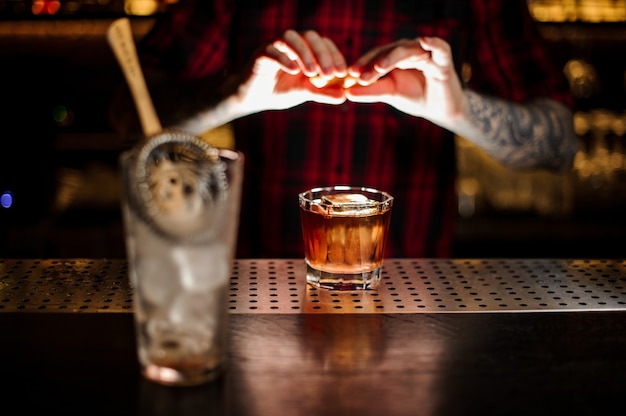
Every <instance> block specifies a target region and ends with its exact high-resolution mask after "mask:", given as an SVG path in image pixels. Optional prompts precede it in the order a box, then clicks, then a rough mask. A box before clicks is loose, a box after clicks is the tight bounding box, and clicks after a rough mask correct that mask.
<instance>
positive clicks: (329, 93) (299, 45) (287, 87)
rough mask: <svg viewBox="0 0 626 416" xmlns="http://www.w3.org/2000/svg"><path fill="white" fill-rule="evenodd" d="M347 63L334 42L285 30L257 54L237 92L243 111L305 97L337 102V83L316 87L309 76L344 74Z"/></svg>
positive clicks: (293, 102) (341, 95) (288, 103)
mask: <svg viewBox="0 0 626 416" xmlns="http://www.w3.org/2000/svg"><path fill="white" fill-rule="evenodd" d="M346 74H347V65H346V62H345V59H344V57H343V55H342V54H341V53H340V52H339V50H338V49H337V47H336V45H335V44H334V43H333V42H332V41H331V40H330V39H328V38H325V37H322V36H320V35H319V34H318V33H317V32H315V31H307V32H304V33H302V34H300V33H298V32H296V31H294V30H287V31H286V32H285V33H284V35H283V36H282V37H280V38H279V39H276V40H274V41H273V42H271V43H270V44H268V45H267V46H265V47H264V48H263V49H262V50H261V52H260V53H259V54H258V55H257V57H256V58H255V60H254V62H253V63H252V67H251V69H250V71H249V75H248V76H247V78H245V79H244V81H243V82H241V83H240V85H239V89H238V92H237V96H238V98H239V100H240V101H239V102H240V104H241V106H242V109H243V111H244V112H245V113H254V112H258V111H264V110H280V109H286V108H291V107H294V106H297V105H299V104H302V103H304V102H306V101H315V102H319V103H325V104H341V103H343V102H344V101H345V99H346V98H345V94H344V91H343V88H342V87H341V86H340V85H332V86H327V87H325V88H318V87H316V86H315V85H313V84H312V83H311V79H312V78H316V79H318V78H320V77H321V78H325V79H331V78H334V77H345V76H346Z"/></svg>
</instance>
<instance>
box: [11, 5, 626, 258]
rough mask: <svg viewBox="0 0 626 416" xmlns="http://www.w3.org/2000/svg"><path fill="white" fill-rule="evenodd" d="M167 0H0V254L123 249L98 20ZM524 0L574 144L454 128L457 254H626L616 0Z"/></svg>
mask: <svg viewBox="0 0 626 416" xmlns="http://www.w3.org/2000/svg"><path fill="white" fill-rule="evenodd" d="M175 1H176V0H134V1H133V0H108V1H107V0H74V1H70V0H58V1H49V0H45V1H44V0H42V1H32V0H29V1H25V0H0V57H1V58H0V62H1V64H0V80H2V87H1V89H0V94H1V99H0V115H1V119H0V120H1V122H2V129H0V140H1V141H2V144H1V145H0V257H4V258H13V257H15V258H18V257H19V258H53V257H68V258H78V257H87V258H123V257H125V252H124V240H123V233H122V227H121V220H120V208H119V192H120V187H119V177H118V171H117V157H118V155H119V153H120V151H122V150H123V149H125V148H126V147H127V146H128V144H125V143H122V142H121V141H120V140H119V138H117V136H116V135H115V134H113V132H112V130H111V128H110V125H109V122H108V119H107V108H108V106H109V100H110V98H111V92H112V89H113V87H114V86H115V85H116V84H117V83H119V82H120V81H122V79H121V73H120V70H119V67H118V65H117V62H116V61H115V59H114V57H113V54H112V53H111V51H110V48H109V46H108V44H107V43H106V40H105V31H106V28H107V27H108V25H109V24H110V23H111V21H112V20H113V19H115V18H117V17H121V16H129V17H131V19H132V26H133V30H134V32H135V37H136V39H137V40H139V39H140V38H141V37H142V36H143V35H145V33H146V32H147V31H148V30H149V28H150V27H151V25H152V24H153V19H154V17H155V16H156V15H158V14H159V13H162V12H163V11H165V10H166V8H167V7H169V5H170V4H171V3H173V2H175ZM528 5H529V8H530V10H531V13H532V15H533V16H534V18H535V19H536V20H537V22H538V24H539V26H540V29H541V33H542V34H543V35H544V37H545V38H546V39H547V40H548V41H549V42H550V44H551V46H552V47H553V48H554V54H555V56H556V57H557V59H558V61H559V63H560V65H562V67H563V71H564V73H565V75H566V76H567V78H568V80H569V82H570V86H571V90H572V94H573V95H574V97H575V98H576V103H577V112H576V114H575V120H576V129H577V133H578V135H579V138H580V141H581V150H580V151H579V153H578V155H577V157H576V161H575V166H574V168H573V169H572V171H571V172H568V173H563V174H551V173H548V172H542V171H538V172H514V171H511V170H508V169H505V168H503V167H502V166H500V165H498V164H497V163H495V162H493V161H491V160H490V159H489V158H487V157H486V156H485V155H484V154H483V153H482V152H481V151H480V150H478V149H476V148H475V147H474V146H473V145H471V144H469V143H468V142H466V141H465V140H464V139H462V138H458V141H457V148H458V163H459V171H460V178H459V186H458V193H459V222H458V227H457V240H456V247H455V249H456V251H455V257H460V258H469V257H562V258H624V257H625V252H624V250H625V248H626V244H625V240H626V210H625V208H626V53H625V51H626V0H560V1H548V0H544V1H539V0H528ZM209 134H210V133H209ZM216 134H217V133H216ZM223 134H228V130H226V131H225V132H224V131H220V132H219V135H220V137H221V135H223ZM227 140H228V139H227Z"/></svg>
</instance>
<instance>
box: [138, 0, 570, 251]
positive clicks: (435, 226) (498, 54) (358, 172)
mask: <svg viewBox="0 0 626 416" xmlns="http://www.w3.org/2000/svg"><path fill="white" fill-rule="evenodd" d="M505 3H506V9H505ZM289 28H292V29H296V30H305V29H315V30H316V31H318V32H319V33H320V34H321V35H323V36H327V37H329V38H330V39H332V40H333V41H334V42H335V43H336V44H337V46H338V48H339V50H340V51H341V52H342V53H343V54H344V55H345V57H346V60H347V62H348V63H351V62H353V61H354V60H356V59H357V58H358V57H359V56H361V55H362V54H363V53H365V52H366V51H368V50H370V49H371V48H373V47H376V46H380V45H384V44H387V43H390V42H393V41H395V40H398V39H401V38H415V37H417V36H438V37H441V38H443V39H445V40H447V41H448V42H449V43H450V44H451V45H452V47H453V53H454V57H455V61H456V63H457V68H460V64H461V62H467V63H469V64H471V67H472V70H473V71H472V72H473V75H472V78H471V82H470V85H469V86H470V87H471V88H472V89H474V90H475V91H479V92H483V93H487V94H493V95H497V96H500V97H503V98H507V99H511V100H514V101H523V100H526V99H529V98H532V97H534V96H546V95H547V96H549V97H552V98H554V99H556V100H559V101H563V102H565V103H567V104H568V105H569V104H571V103H570V101H569V96H568V95H567V91H566V88H565V84H564V82H563V81H564V80H563V78H562V74H561V73H560V72H559V71H558V70H555V67H554V66H551V65H552V63H551V62H550V57H549V56H548V55H547V53H546V51H545V49H543V48H542V46H541V42H542V40H541V38H540V37H539V36H538V33H537V32H536V29H535V27H534V23H533V21H532V20H531V18H530V16H529V14H528V9H527V5H526V2H525V1H523V0H519V1H515V2H513V1H506V2H505V1H501V0H483V1H478V0H466V1H462V0H420V1H415V0H408V1H399V0H395V1H394V0H389V1H379V0H371V1H366V0H364V1H337V0H320V1H306V2H304V1H303V2H297V1H292V0H284V1H283V0H264V1H259V0H248V1H237V0H235V1H232V0H230V1H229V0H220V1H216V2H212V1H208V0H197V1H195V2H194V1H182V2H181V3H180V4H179V5H177V6H174V7H172V9H171V10H170V12H169V13H168V14H167V15H166V16H164V17H163V19H161V21H160V23H159V24H158V25H156V26H155V29H154V31H153V32H152V33H151V34H149V35H148V36H147V37H146V38H145V39H144V43H143V45H142V51H143V52H144V54H142V60H143V62H144V64H146V65H148V66H158V67H160V68H162V69H167V70H170V71H174V72H176V73H177V74H178V75H180V76H181V77H183V78H187V79H195V78H199V77H202V76H205V75H208V74H213V73H217V72H219V71H225V70H226V71H236V70H237V69H238V68H240V67H241V66H242V65H244V64H245V62H246V61H247V60H249V59H250V58H251V57H252V56H253V54H254V51H255V49H256V48H258V47H259V46H260V45H262V44H264V43H265V42H267V41H270V40H272V39H274V38H276V37H277V36H279V35H281V34H282V33H283V32H284V31H285V30H286V29H289ZM233 125H234V129H235V141H236V146H237V148H238V149H239V150H241V151H242V152H243V153H244V154H245V156H246V172H245V179H244V182H245V184H244V194H243V202H242V216H241V224H240V237H239V250H238V254H237V255H238V257H240V258H254V257H265V258H291V257H293V258H300V257H302V256H303V249H302V242H301V232H300V219H299V208H298V198H297V195H298V193H299V192H302V191H304V190H306V189H307V188H310V187H315V186H325V185H335V184H350V185H362V186H368V187H374V188H379V189H382V190H385V191H388V192H389V193H391V194H392V195H393V196H394V197H395V201H394V207H393V212H392V217H391V230H390V234H389V239H388V241H387V250H386V256H387V257H388V258H389V257H450V256H451V255H452V251H451V249H452V243H453V235H454V227H455V222H456V216H457V206H456V193H455V175H456V164H455V146H454V139H453V135H452V134H450V132H448V131H446V130H443V129H441V128H439V127H437V126H435V125H433V124H432V123H430V122H428V121H425V120H423V119H420V118H416V117H411V116H408V115H406V114H403V113H400V112H398V111H396V110H394V109H393V108H391V107H390V106H387V105H385V104H355V103H351V102H346V103H344V104H342V105H340V106H332V105H323V104H317V103H306V104H303V105H300V106H298V107H297V108H293V109H289V110H286V111H267V112H264V113H262V114H256V115H252V116H248V117H245V118H243V119H240V120H237V121H235V122H234V123H233Z"/></svg>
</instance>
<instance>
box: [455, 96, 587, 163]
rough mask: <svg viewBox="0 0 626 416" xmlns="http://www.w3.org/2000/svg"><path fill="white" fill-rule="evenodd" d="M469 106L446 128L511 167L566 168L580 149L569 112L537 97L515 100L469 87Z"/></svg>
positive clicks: (467, 99) (467, 98) (467, 102)
mask: <svg viewBox="0 0 626 416" xmlns="http://www.w3.org/2000/svg"><path fill="white" fill-rule="evenodd" d="M464 95H465V99H466V111H465V115H464V117H461V120H457V121H456V122H454V123H451V125H450V126H449V127H448V128H449V129H450V130H452V131H453V132H454V133H456V134H458V135H459V136H462V137H464V138H466V139H468V140H470V141H471V142H473V143H475V144H476V145H478V146H479V147H481V148H482V149H484V150H485V151H486V152H487V153H488V154H489V155H491V156H492V157H493V158H495V159H496V160H498V161H499V162H501V163H502V164H504V165H505V166H509V167H512V168H519V169H530V168H545V169H550V170H556V171H558V170H566V169H569V168H570V167H571V163H572V160H573V158H574V155H575V154H576V151H577V150H578V138H577V137H576V134H575V133H574V126H573V120H572V114H571V111H570V110H569V109H568V108H566V107H565V106H564V105H562V104H561V103H558V102H556V101H553V100H549V99H537V100H534V101H532V102H529V103H526V104H515V103H511V102H508V101H504V100H501V99H496V98H492V97H487V96H483V95H480V94H477V93H475V92H472V91H470V90H466V91H465V92H464Z"/></svg>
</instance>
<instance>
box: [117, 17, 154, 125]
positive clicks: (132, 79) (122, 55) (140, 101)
mask: <svg viewBox="0 0 626 416" xmlns="http://www.w3.org/2000/svg"><path fill="white" fill-rule="evenodd" d="M107 40H108V41H109V45H110V46H111V49H113V53H114V54H115V57H116V58H117V62H118V63H119V65H120V67H121V69H122V72H123V73H124V77H125V78H126V82H127V83H128V87H129V89H130V92H131V94H132V96H133V99H134V100H135V106H136V107H137V112H138V113H139V120H140V122H141V127H142V129H143V133H144V135H145V136H146V137H150V136H152V135H154V134H157V133H160V132H161V130H162V128H161V122H160V121H159V117H158V116H157V113H156V110H155V108H154V103H153V102H152V99H151V98H150V93H149V92H148V87H147V85H146V80H145V78H144V75H143V72H142V70H141V65H140V64H139V58H138V57H137V48H136V46H135V41H134V39H133V33H132V30H131V26H130V21H129V20H128V18H127V17H122V18H120V19H117V20H115V21H114V22H113V23H111V25H110V26H109V28H108V30H107Z"/></svg>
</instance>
